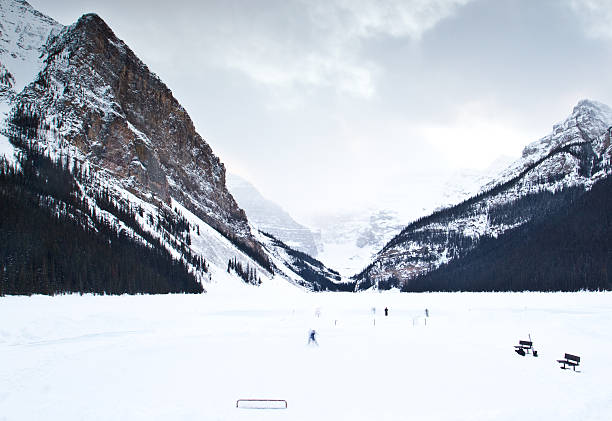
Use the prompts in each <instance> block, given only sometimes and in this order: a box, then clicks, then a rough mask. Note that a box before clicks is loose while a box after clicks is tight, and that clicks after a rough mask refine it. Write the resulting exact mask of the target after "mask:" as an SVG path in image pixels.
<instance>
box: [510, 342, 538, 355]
mask: <svg viewBox="0 0 612 421" xmlns="http://www.w3.org/2000/svg"><path fill="white" fill-rule="evenodd" d="M514 348H516V349H515V350H514V351H515V352H516V353H517V354H519V355H523V356H525V354H526V353H527V354H529V351H533V342H531V341H519V344H518V345H514ZM533 355H534V356H536V355H537V354H536V353H535V352H534V354H533Z"/></svg>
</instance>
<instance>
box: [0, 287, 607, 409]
mask: <svg viewBox="0 0 612 421" xmlns="http://www.w3.org/2000/svg"><path fill="white" fill-rule="evenodd" d="M385 307H388V308H389V316H388V317H385V316H384V311H383V310H384V308H385ZM426 308H427V309H428V310H429V314H430V317H429V318H428V319H427V322H426V318H425V309H426ZM374 309H375V312H374ZM0 319H1V320H2V325H1V326H0V420H2V421H6V420H10V421H25V420H62V421H72V420H88V421H92V420H105V421H106V420H126V421H127V420H129V421H138V420H142V421H153V420H206V421H213V420H224V421H225V420H308V421H312V420H330V421H339V420H351V421H358V420H368V421H370V420H377V421H383V420H402V421H403V420H419V421H424V420H444V421H447V420H483V421H484V420H486V421H490V420H513V421H515V420H534V421H535V420H538V421H541V420H554V421H562V420H567V421H576V420H581V421H586V420H601V421H604V420H605V421H609V420H611V419H612V388H611V387H610V384H611V383H610V379H612V294H610V293H553V294H541V293H512V294H501V293H500V294H497V293H496V294H468V293H457V294H400V293H395V292H388V293H370V292H368V293H359V294H348V293H347V294H344V293H342V294H339V293H333V294H332V293H330V294H328V293H325V294H307V293H304V292H300V291H294V290H292V289H285V290H283V291H282V292H278V291H277V289H274V288H268V289H266V288H242V289H235V290H231V291H213V292H211V293H209V294H205V295H201V296H190V295H166V296H120V297H101V296H78V295H73V296H59V297H41V296H34V297H4V298H0ZM425 322H426V323H425ZM311 329H315V330H316V332H317V340H318V343H319V346H315V345H308V344H307V342H308V333H309V331H310V330H311ZM529 335H531V338H532V340H533V342H534V347H535V349H536V350H537V351H538V352H539V357H538V358H534V357H531V356H529V355H528V356H525V357H521V356H519V355H517V354H516V353H515V352H514V350H513V349H514V348H513V346H514V345H517V344H518V341H519V340H521V339H523V340H528V339H529ZM566 352H567V353H571V354H575V355H579V356H580V357H581V358H582V362H581V364H580V366H579V368H578V369H579V371H580V372H579V373H574V372H572V371H568V370H561V369H560V368H559V364H558V363H557V362H556V360H557V359H560V358H562V357H563V355H564V353H566ZM243 398H268V399H285V400H287V402H288V408H287V409H237V408H236V400H237V399H243Z"/></svg>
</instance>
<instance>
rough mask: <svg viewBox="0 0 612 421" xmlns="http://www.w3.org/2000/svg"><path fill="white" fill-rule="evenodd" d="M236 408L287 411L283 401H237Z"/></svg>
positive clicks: (285, 402)
mask: <svg viewBox="0 0 612 421" xmlns="http://www.w3.org/2000/svg"><path fill="white" fill-rule="evenodd" d="M236 408H242V409H287V401H286V400H284V399H238V400H237V401H236Z"/></svg>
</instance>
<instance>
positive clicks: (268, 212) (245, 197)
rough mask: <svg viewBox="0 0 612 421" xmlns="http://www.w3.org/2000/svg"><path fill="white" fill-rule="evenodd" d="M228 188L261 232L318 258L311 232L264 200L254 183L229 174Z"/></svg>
mask: <svg viewBox="0 0 612 421" xmlns="http://www.w3.org/2000/svg"><path fill="white" fill-rule="evenodd" d="M227 187H228V189H229V191H230V192H231V193H232V196H234V198H236V201H237V202H238V205H239V206H240V207H241V208H242V209H244V211H245V212H246V214H247V216H248V218H249V221H250V222H251V223H252V224H254V225H255V226H256V227H257V228H258V229H260V230H261V231H264V232H267V233H269V234H272V235H273V236H274V237H276V238H277V239H279V240H282V241H283V243H284V244H285V245H288V246H290V247H293V248H294V249H296V250H299V251H301V252H303V253H306V254H308V255H310V256H313V257H316V256H317V253H318V251H317V246H316V244H315V238H314V235H313V233H312V231H310V230H309V229H308V228H306V227H305V226H303V225H301V224H299V223H298V222H296V221H295V220H294V219H293V218H292V217H291V215H289V214H288V213H287V212H286V211H285V210H284V209H283V208H281V207H280V206H279V205H277V204H276V203H274V202H272V201H271V200H268V199H266V198H265V197H263V196H262V195H261V193H260V192H259V191H258V190H257V189H256V188H255V187H254V186H253V185H252V184H251V183H249V182H248V181H246V180H245V179H243V178H242V177H239V176H237V175H235V174H228V176H227Z"/></svg>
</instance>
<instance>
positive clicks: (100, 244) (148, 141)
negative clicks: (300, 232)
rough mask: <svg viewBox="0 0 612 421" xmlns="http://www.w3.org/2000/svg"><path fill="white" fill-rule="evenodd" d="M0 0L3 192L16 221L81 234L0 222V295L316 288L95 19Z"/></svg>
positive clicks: (150, 78) (168, 96)
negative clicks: (262, 234)
mask: <svg viewBox="0 0 612 421" xmlns="http://www.w3.org/2000/svg"><path fill="white" fill-rule="evenodd" d="M0 5H1V9H0V10H1V12H2V19H1V20H0V24H1V25H2V28H3V31H2V39H3V40H6V42H4V44H2V46H3V53H2V54H4V56H2V57H3V60H2V65H3V66H4V67H3V69H4V72H5V73H4V74H5V76H4V77H3V81H5V82H6V83H5V84H4V86H5V90H4V96H3V97H2V101H3V104H4V107H5V108H4V110H8V111H6V117H5V118H4V119H3V122H2V126H1V135H0V152H2V154H3V155H4V159H2V160H0V161H1V165H0V167H1V169H2V174H0V175H1V176H2V182H3V186H4V187H3V189H4V190H3V191H2V193H3V194H4V196H3V198H4V199H5V200H7V201H8V202H9V203H14V206H16V208H14V209H13V208H11V209H12V210H11V215H13V216H12V217H13V218H14V219H13V220H12V223H13V224H15V225H16V226H26V225H27V219H25V218H26V217H27V216H30V217H34V215H36V217H37V218H39V219H40V220H41V221H55V220H57V221H59V222H58V223H61V226H63V227H64V228H65V230H66V231H67V232H71V233H72V234H73V235H72V238H75V239H76V238H78V239H79V242H78V243H77V244H78V247H75V246H74V245H73V244H71V243H70V238H71V237H70V236H68V237H67V236H59V235H57V236H55V237H57V238H56V239H55V237H54V236H49V235H48V233H45V232H40V230H41V229H43V227H44V225H45V224H42V225H41V224H38V223H37V224H32V227H31V229H28V230H26V231H27V232H24V233H23V235H19V234H15V232H14V230H13V228H12V227H11V226H10V224H7V223H5V222H6V221H3V224H1V226H0V234H1V235H2V239H3V241H2V243H3V246H2V247H0V258H1V259H2V262H1V263H2V264H3V267H5V268H6V269H5V271H4V272H3V274H2V276H3V277H4V278H6V279H4V280H5V281H6V283H5V285H12V287H11V288H9V289H8V290H7V289H5V290H3V291H0V294H14V293H16V294H22V293H24V294H30V293H37V292H38V293H50V294H55V293H62V292H95V293H105V294H107V293H125V292H128V293H137V292H149V293H158V292H178V291H184V292H199V291H202V290H203V289H204V288H203V287H202V286H203V285H206V289H210V288H215V287H217V285H220V284H227V285H230V284H231V283H232V282H234V281H238V282H239V284H242V281H244V283H246V284H252V285H259V284H260V283H262V282H264V283H265V282H266V281H267V280H269V279H273V278H275V277H279V278H281V279H285V280H287V281H289V282H292V283H294V284H296V285H303V286H305V287H306V288H310V287H311V285H310V283H309V282H308V281H305V280H303V279H302V278H300V277H299V276H297V278H298V279H296V277H295V276H296V275H295V273H294V272H292V271H291V270H290V269H289V268H287V267H286V266H284V265H283V263H282V262H281V261H279V259H278V258H277V256H276V255H275V254H274V250H270V248H271V247H270V246H269V245H267V246H266V247H264V245H263V243H262V242H261V241H260V239H259V233H258V232H257V231H256V230H254V229H252V228H251V225H250V223H249V221H248V219H247V216H246V214H245V212H244V211H243V210H242V209H240V208H239V207H238V205H237V203H236V201H235V200H234V198H233V196H232V195H231V194H230V192H229V191H228V189H227V187H226V182H225V167H224V165H223V164H222V163H221V161H220V159H219V158H218V157H217V156H216V155H215V154H214V153H213V151H212V150H211V148H210V146H209V145H208V144H207V143H206V141H205V140H204V139H203V138H202V137H201V136H200V135H199V134H198V133H197V132H196V131H195V128H194V126H193V123H192V121H191V119H190V117H189V115H188V114H187V112H186V110H185V109H184V108H183V107H182V106H181V105H180V104H179V103H178V101H177V100H176V99H175V98H174V97H173V95H172V92H171V91H170V89H169V88H168V87H167V86H166V85H165V84H164V83H163V82H162V81H161V80H160V79H159V78H158V77H157V76H156V75H155V74H154V73H152V72H151V71H150V70H149V69H148V67H147V66H146V65H145V64H144V63H143V62H142V61H140V59H138V57H136V55H135V54H134V53H133V52H132V51H131V50H130V48H129V47H128V46H127V45H126V44H125V43H124V42H123V41H121V40H120V39H118V38H117V37H116V36H115V34H114V33H113V31H112V30H111V29H110V28H109V27H108V26H107V25H106V23H105V22H104V21H103V20H102V19H101V18H100V17H99V16H97V15H95V14H88V15H84V16H82V17H81V18H80V19H79V20H78V21H77V22H76V23H74V24H73V25H70V26H66V27H63V26H61V25H59V24H57V23H56V22H55V21H53V20H52V19H51V18H48V17H45V16H44V15H42V14H40V13H39V12H37V11H36V10H34V9H33V8H32V7H31V6H30V5H29V4H28V3H27V2H25V1H22V0H1V1H0ZM7 28H8V29H7ZM6 55H8V56H10V57H12V58H13V59H11V60H6V61H5V60H4V57H6ZM21 62H23V63H26V62H27V63H28V65H27V66H21V65H20V63H21ZM24 69H26V70H24ZM28 78H29V81H28ZM18 82H19V83H18ZM20 84H23V89H21V90H19V88H20V87H21V85H20ZM7 212H8V210H7ZM15 235H16V236H15ZM37 237H39V238H41V239H45V241H43V242H37V243H35V245H34V246H31V245H30V244H31V243H32V241H33V240H32V239H34V238H37ZM9 238H11V239H12V242H11V244H8V241H7V240H8V239H9ZM117 253H119V254H117ZM113 256H114V257H113ZM139 256H140V257H139ZM147 256H148V257H147ZM154 256H160V257H159V259H160V260H159V261H160V262H161V263H160V264H154V263H152V262H153V261H155V257H154ZM109 259H110V260H111V261H112V262H116V261H117V260H122V259H123V260H122V261H123V263H121V264H119V263H113V264H109ZM151 259H153V260H151ZM296 259H298V260H299V259H301V257H296ZM71 262H78V265H72V264H71ZM105 262H106V266H105ZM138 262H140V263H138ZM273 262H278V264H275V263H273ZM117 265H118V266H117ZM134 267H135V268H137V269H134V270H132V269H130V268H134ZM108 268H111V269H109V270H110V272H109V271H108V270H107V269H108ZM130 271H131V272H130ZM129 273H131V274H132V277H130V276H129V275H128V274H129ZM32 274H36V275H35V276H34V275H32ZM138 274H145V275H138ZM171 274H173V275H171ZM30 275H32V276H34V277H35V278H36V282H34V284H32V283H28V282H29V281H27V282H26V280H27V279H29V277H30ZM134 276H142V277H143V279H142V281H143V282H136V281H138V280H134V279H133V277H134ZM333 276H335V275H333V274H331V275H330V278H329V280H330V282H335V280H334V279H333ZM109 277H110V279H109ZM161 279H166V281H167V282H170V285H167V284H163V283H160V280H161ZM115 280H116V282H115ZM193 282H196V283H198V284H199V286H195V287H194V286H193ZM312 289H314V287H313V288H312Z"/></svg>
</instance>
